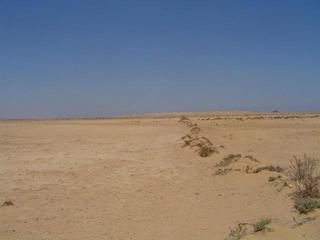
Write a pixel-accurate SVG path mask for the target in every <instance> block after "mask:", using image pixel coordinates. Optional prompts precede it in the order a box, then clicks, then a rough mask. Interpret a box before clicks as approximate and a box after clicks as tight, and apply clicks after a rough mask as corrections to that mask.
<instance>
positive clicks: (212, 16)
mask: <svg viewBox="0 0 320 240" xmlns="http://www.w3.org/2000/svg"><path fill="white" fill-rule="evenodd" d="M319 43H320V1H318V0H315V1H308V0H305V1H301V0H300V1H294V0H287V1H285V0H283V1H273V0H266V1H262V0H261V1H260V0H257V1H253V0H250V1H245V0H244V1H239V0H234V1H232V0H230V1H204V0H202V1H201V0H200V1H196V0H194V1H189V0H183V1H177V0H176V1H174V0H166V1H165V0H157V1H153V0H149V1H142V0H136V1H134V0H131V1H122V0H116V1H102V0H101V1H95V0H90V1H89V0H87V1H83V0H76V1H73V0H67V1H65V0H63V1H62V0H55V1H43V0H39V1H35V0H29V1H15V0H0V118H20V117H59V116H89V115H114V114H124V113H142V112H160V111H161V112H163V111H207V110H221V109H225V110H230V109H235V110H258V111H270V110H273V109H280V110H282V111H319V110H320V94H319V92H320V46H319V45H320V44H319Z"/></svg>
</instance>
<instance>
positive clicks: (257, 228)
mask: <svg viewBox="0 0 320 240" xmlns="http://www.w3.org/2000/svg"><path fill="white" fill-rule="evenodd" d="M269 223H271V219H269V218H263V219H261V220H260V221H259V222H257V223H255V224H253V231H254V232H259V231H263V230H264V229H265V228H266V226H267V225H268V224H269Z"/></svg>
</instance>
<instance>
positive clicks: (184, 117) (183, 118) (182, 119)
mask: <svg viewBox="0 0 320 240" xmlns="http://www.w3.org/2000/svg"><path fill="white" fill-rule="evenodd" d="M189 120H190V119H189V118H187V117H186V116H181V117H180V120H179V122H183V121H189Z"/></svg>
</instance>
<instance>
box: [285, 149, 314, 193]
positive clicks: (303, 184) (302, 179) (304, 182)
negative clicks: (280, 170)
mask: <svg viewBox="0 0 320 240" xmlns="http://www.w3.org/2000/svg"><path fill="white" fill-rule="evenodd" d="M289 176H290V178H291V180H292V181H293V182H294V184H295V187H296V193H295V194H296V196H297V197H300V198H317V197H320V174H319V160H317V159H315V158H311V157H308V156H307V155H306V154H304V155H303V158H302V159H300V158H298V157H296V156H294V157H293V160H292V161H291V165H290V169H289Z"/></svg>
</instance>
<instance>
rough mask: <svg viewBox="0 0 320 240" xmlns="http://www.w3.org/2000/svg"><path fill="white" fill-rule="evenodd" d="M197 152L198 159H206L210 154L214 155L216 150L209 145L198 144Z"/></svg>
mask: <svg viewBox="0 0 320 240" xmlns="http://www.w3.org/2000/svg"><path fill="white" fill-rule="evenodd" d="M198 147H199V150H198V153H199V155H200V157H208V156H210V155H211V154H212V153H216V152H217V149H216V148H215V147H213V146H211V145H208V144H201V143H200V144H198Z"/></svg>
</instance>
